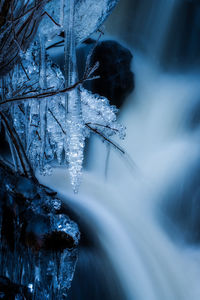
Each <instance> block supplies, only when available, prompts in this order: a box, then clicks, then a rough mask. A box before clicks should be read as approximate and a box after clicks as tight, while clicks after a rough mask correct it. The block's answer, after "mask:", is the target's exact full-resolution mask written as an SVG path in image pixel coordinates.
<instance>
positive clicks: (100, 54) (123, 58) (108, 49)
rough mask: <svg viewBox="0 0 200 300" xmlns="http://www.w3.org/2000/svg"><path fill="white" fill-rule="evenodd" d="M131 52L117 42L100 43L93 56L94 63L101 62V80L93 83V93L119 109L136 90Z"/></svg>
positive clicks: (99, 71) (98, 72)
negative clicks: (106, 99)
mask: <svg viewBox="0 0 200 300" xmlns="http://www.w3.org/2000/svg"><path fill="white" fill-rule="evenodd" d="M132 58H133V56H132V54H131V52H130V51H129V50H128V49H127V48H124V47H123V46H122V45H120V44H119V43H118V42H115V41H103V42H101V43H99V44H98V45H97V47H96V49H95V51H94V54H93V58H92V60H93V63H94V62H96V61H99V63H100V66H99V69H98V70H97V71H96V73H97V74H98V75H99V76H100V79H97V80H94V81H93V83H92V91H93V92H95V93H98V94H99V95H102V96H105V97H106V98H108V99H109V101H110V104H112V105H116V106H117V107H118V108H119V107H120V106H121V105H122V104H123V101H124V99H125V98H126V96H127V95H128V94H130V92H132V90H133V89H134V75H133V73H132V71H131V69H130V68H131V60H132Z"/></svg>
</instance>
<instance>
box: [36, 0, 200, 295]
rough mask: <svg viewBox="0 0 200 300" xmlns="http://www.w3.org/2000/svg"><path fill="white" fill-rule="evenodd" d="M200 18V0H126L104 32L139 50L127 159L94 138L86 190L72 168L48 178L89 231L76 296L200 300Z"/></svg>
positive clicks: (126, 110)
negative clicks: (75, 182)
mask: <svg viewBox="0 0 200 300" xmlns="http://www.w3.org/2000/svg"><path fill="white" fill-rule="evenodd" d="M158 3H159V4H158ZM199 15H200V3H199V2H198V1H184V0H183V1H179V0H176V1H175V0H167V1H164V0H163V1H157V0H151V1H145V0H143V1H138V0H134V1H131V0H129V1H128V0H127V1H124V0H123V1H121V2H120V3H119V6H118V8H117V9H116V10H115V11H114V13H113V15H112V16H111V17H110V19H109V20H108V21H107V24H106V35H105V37H104V39H107V38H111V37H112V38H113V39H115V40H116V39H117V40H118V41H119V42H121V43H122V44H124V45H125V46H127V47H128V48H129V49H130V50H131V52H132V53H133V57H134V58H133V65H132V70H133V72H134V73H135V90H134V92H133V93H132V94H130V95H129V97H128V98H127V99H126V101H125V103H124V104H123V107H122V109H121V111H120V115H119V119H120V121H121V123H123V124H124V125H125V126H126V127H127V137H126V139H125V140H124V141H117V140H116V142H117V143H119V144H120V145H121V146H122V147H123V149H125V151H126V153H127V154H128V156H127V157H126V156H125V157H124V158H123V157H122V156H120V154H119V153H117V151H115V150H114V151H113V150H112V149H111V151H110V155H109V160H107V154H108V147H107V146H106V145H105V144H103V143H102V142H101V141H100V140H98V138H97V137H93V139H92V142H91V143H90V145H89V150H88V153H87V155H88V157H87V165H86V169H85V172H84V174H83V182H82V185H81V188H80V192H79V194H78V195H77V196H74V195H73V194H72V192H71V187H70V184H69V179H68V176H67V171H66V169H64V168H59V169H55V171H54V172H53V175H52V176H51V177H40V181H41V182H42V183H43V184H46V185H49V186H50V187H51V188H53V189H55V190H56V191H57V192H58V193H59V195H60V196H61V197H62V198H63V199H64V201H65V202H66V205H67V208H68V209H69V210H70V211H71V212H72V214H74V216H75V218H76V221H77V222H78V223H79V225H80V229H81V232H82V242H81V245H80V256H79V262H78V265H77V269H76V273H75V278H74V281H73V284H72V289H71V295H70V297H69V299H70V300H86V299H87V300H102V299H104V300H107V299H108V300H112V299H113V300H114V299H115V300H126V299H128V300H161V299H162V300H184V299H185V300H186V299H187V300H198V299H200V286H199V281H198V279H199V276H200V248H199V242H200V175H199V174H200V144H199V140H200V139H199V137H200V126H199V125H200V88H199V82H200V70H199V61H200V60H199V52H198V50H199V47H200V42H199V39H197V36H198V34H199V32H200V22H199V21H198V20H200V18H198V16H199ZM176 17H178V19H179V22H178V23H177V21H176V20H175V19H176ZM186 28H187V30H185V29H186ZM184 30H185V31H184ZM183 31H184V32H185V35H184V34H183ZM169 45H171V47H169ZM184 45H186V47H185V48H184ZM129 157H131V159H132V160H133V161H134V167H133V168H132V167H131V166H130V160H129ZM107 162H108V166H106V164H107ZM106 167H107V176H105V168H106Z"/></svg>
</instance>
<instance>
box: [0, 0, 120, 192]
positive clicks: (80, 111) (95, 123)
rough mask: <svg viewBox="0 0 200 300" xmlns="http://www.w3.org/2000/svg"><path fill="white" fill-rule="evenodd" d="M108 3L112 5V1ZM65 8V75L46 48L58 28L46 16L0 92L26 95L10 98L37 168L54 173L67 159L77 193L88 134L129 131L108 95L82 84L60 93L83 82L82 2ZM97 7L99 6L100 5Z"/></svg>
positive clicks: (69, 0)
mask: <svg viewBox="0 0 200 300" xmlns="http://www.w3.org/2000/svg"><path fill="white" fill-rule="evenodd" d="M104 2H105V3H107V4H108V2H109V1H108V0H105V1H104ZM52 3H54V2H52ZM52 3H51V2H50V4H49V7H47V8H48V9H49V12H50V13H52V17H54V15H55V13H54V10H55V8H53V5H52ZM86 3H87V5H88V3H89V1H85V2H84V1H82V2H81V1H80V5H79V6H81V5H82V6H81V7H82V9H83V8H84V7H85V5H86ZM105 3H104V4H105ZM114 3H116V1H110V6H109V7H107V9H108V11H109V10H110V9H111V8H112V7H113V5H114ZM76 5H77V4H76ZM87 5H86V6H87ZM95 7H96V6H95ZM61 8H62V9H61ZM61 8H60V7H59V9H61V13H60V21H61V23H62V26H61V27H62V30H64V31H65V36H66V38H65V43H64V48H65V74H64V75H65V76H64V75H63V74H62V72H61V70H60V68H59V67H58V66H57V65H56V64H54V63H53V62H52V61H51V59H50V57H49V56H48V55H47V53H46V41H47V39H48V37H49V36H50V37H51V36H53V34H54V33H55V31H56V30H58V28H59V26H58V25H56V24H53V25H52V23H51V28H50V26H49V22H50V21H51V20H49V18H48V17H47V20H46V19H45V20H46V21H44V22H42V23H41V25H40V28H39V32H38V38H37V39H36V41H35V42H34V43H33V44H32V45H31V46H30V47H29V49H28V50H27V52H26V53H25V54H24V53H21V63H20V64H19V65H16V66H15V68H14V69H13V70H12V72H10V73H9V74H8V75H7V76H5V78H3V81H2V85H1V91H0V93H1V98H2V99H4V98H6V99H7V98H15V97H18V98H19V97H20V96H22V97H23V98H26V99H25V100H23V101H17V102H15V101H13V102H11V105H9V107H8V108H9V112H10V116H11V119H12V120H13V125H14V127H15V129H16V131H17V133H18V134H19V137H20V139H21V141H22V143H23V146H24V149H25V151H26V154H27V157H28V158H29V160H30V162H31V165H32V167H33V169H36V168H39V169H40V171H41V172H42V174H44V175H45V174H50V173H51V168H52V166H54V165H55V164H56V162H58V163H59V164H61V163H67V164H68V169H69V174H70V177H71V183H72V186H73V190H74V192H77V191H78V187H79V185H80V179H81V171H82V164H83V158H84V155H83V154H84V145H85V138H86V137H87V138H88V137H89V136H90V134H91V133H97V134H98V135H99V136H101V137H102V138H103V139H104V140H105V141H108V138H109V137H110V136H112V135H114V134H118V135H119V137H120V138H124V136H125V133H124V128H123V126H122V125H120V124H118V122H117V120H116V113H117V109H116V107H115V106H110V105H109V101H108V99H106V98H105V97H101V96H99V95H97V94H92V93H91V92H89V91H87V90H86V89H84V88H83V87H82V86H81V85H80V84H79V85H78V86H76V88H74V89H72V90H70V91H68V92H66V93H59V92H58V91H59V90H62V89H64V88H67V87H69V86H73V85H75V84H76V83H77V82H78V78H77V66H76V40H77V37H76V30H77V26H78V25H77V24H76V22H77V21H76V18H77V14H78V12H79V15H80V14H81V13H82V12H81V8H80V7H79V10H78V12H77V7H76V10H75V2H74V1H73V0H61ZM96 9H97V11H99V6H98V5H97V7H96ZM105 15H106V14H105ZM64 16H65V18H64ZM95 18H96V17H95ZM57 22H59V20H57ZM99 22H100V21H99ZM85 26H86V25H85ZM49 28H50V29H49ZM51 30H52V31H51ZM59 30H60V29H59ZM53 32H54V33H53ZM51 33H52V34H51ZM94 70H95V68H94ZM51 92H52V93H51ZM47 94H48V95H47ZM36 95H40V97H38V98H36V97H35V96H36ZM41 95H43V96H41ZM45 95H47V97H45ZM32 96H33V98H31V97H32Z"/></svg>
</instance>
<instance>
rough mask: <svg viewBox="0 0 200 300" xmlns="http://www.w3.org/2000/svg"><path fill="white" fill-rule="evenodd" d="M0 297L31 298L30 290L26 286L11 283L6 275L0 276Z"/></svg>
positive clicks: (5, 299)
mask: <svg viewBox="0 0 200 300" xmlns="http://www.w3.org/2000/svg"><path fill="white" fill-rule="evenodd" d="M0 299H4V300H8V299H9V300H15V299H18V300H20V299H27V300H31V299H32V298H31V292H30V290H29V289H28V288H27V287H24V286H22V285H18V284H15V283H12V282H11V281H10V280H9V279H8V278H7V277H4V276H0Z"/></svg>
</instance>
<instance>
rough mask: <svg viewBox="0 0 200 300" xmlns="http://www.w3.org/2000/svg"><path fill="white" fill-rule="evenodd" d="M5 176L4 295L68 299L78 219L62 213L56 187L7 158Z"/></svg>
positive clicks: (1, 190)
mask: <svg viewBox="0 0 200 300" xmlns="http://www.w3.org/2000/svg"><path fill="white" fill-rule="evenodd" d="M0 180H1V182H2V184H1V187H0V199H1V205H0V208H1V214H0V216H1V217H0V227H1V228H0V229H1V244H0V276H1V277H0V299H65V298H66V297H67V291H68V289H69V288H70V285H71V281H72V278H73V274H74V270H75V265H76V261H77V247H78V243H79V238H80V233H79V229H78V226H77V224H76V223H75V222H73V221H72V220H70V218H69V217H68V216H67V215H65V214H63V213H61V201H60V200H59V199H58V198H57V197H56V194H55V193H54V192H53V191H51V190H50V189H47V188H45V187H43V186H40V185H39V184H38V183H36V182H32V181H31V180H30V179H27V178H25V177H22V176H17V175H16V174H15V173H13V172H12V170H11V169H9V168H8V167H7V166H5V165H3V164H2V163H0ZM11 286H12V287H13V288H12V293H11V291H10V290H11V288H10V287H11ZM22 287H23V288H22ZM9 291H10V294H9ZM24 291H27V293H25V292H24ZM20 293H21V294H20ZM23 293H24V294H23ZM7 294H8V296H7ZM18 294H19V296H18ZM1 295H2V297H4V298H1ZM21 295H22V296H21ZM5 297H7V298H5ZM17 297H18V298H17ZM20 297H21V298H20Z"/></svg>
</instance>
